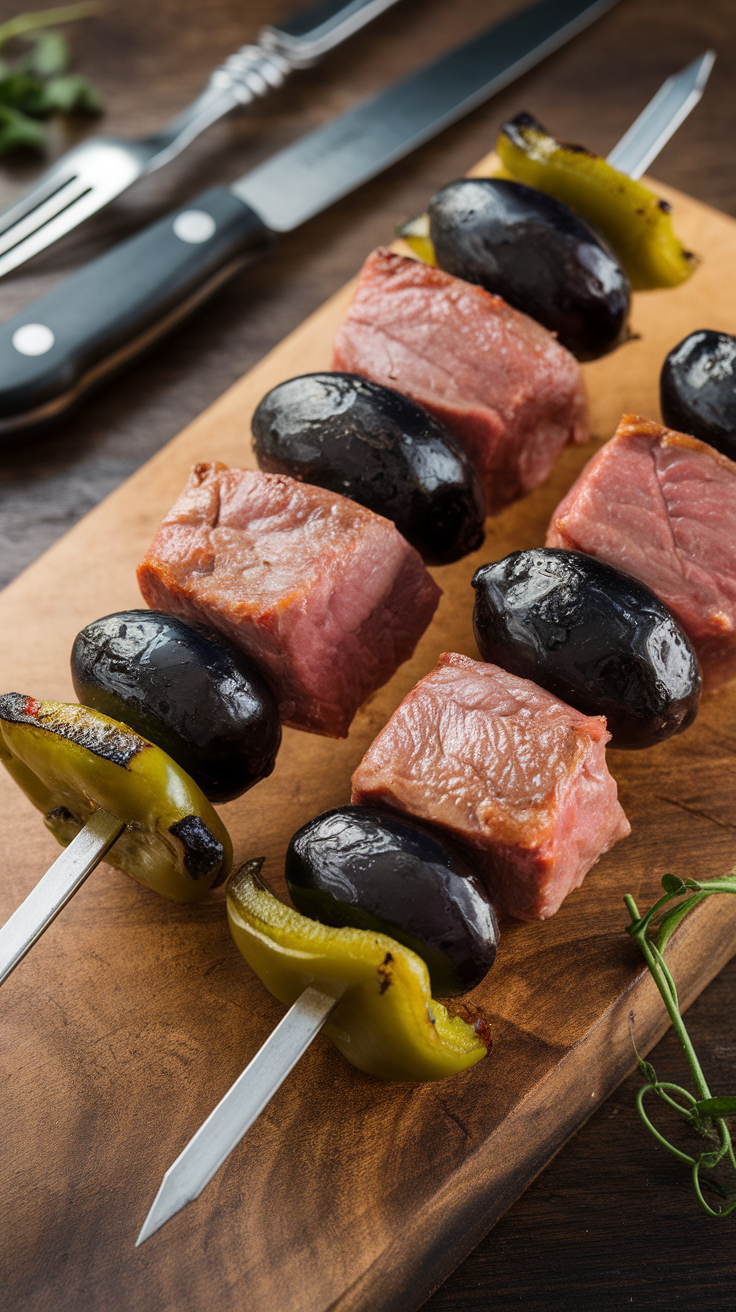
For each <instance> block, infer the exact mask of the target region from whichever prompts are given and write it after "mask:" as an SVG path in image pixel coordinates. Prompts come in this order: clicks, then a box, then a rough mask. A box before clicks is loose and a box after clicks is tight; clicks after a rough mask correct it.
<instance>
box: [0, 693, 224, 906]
mask: <svg viewBox="0 0 736 1312" xmlns="http://www.w3.org/2000/svg"><path fill="white" fill-rule="evenodd" d="M0 760H1V761H2V763H3V765H4V766H5V768H6V769H7V771H8V773H9V774H10V775H12V777H13V779H14V780H15V782H16V783H17V784H18V786H19V787H20V788H21V789H22V790H23V792H24V793H25V794H26V796H27V797H28V798H30V800H31V802H33V805H34V806H36V807H38V809H39V811H41V812H42V813H43V817H44V821H45V823H46V826H47V828H48V829H50V830H51V833H52V834H53V835H54V837H55V838H57V839H58V841H59V842H60V843H61V845H62V847H66V846H67V844H69V843H70V842H71V841H72V839H73V838H74V837H75V836H76V835H77V834H78V833H79V831H80V829H81V828H82V827H83V825H84V824H85V823H86V822H87V820H88V819H89V817H90V816H91V815H92V812H93V811H95V810H96V809H97V808H98V807H102V809H103V810H105V811H109V812H110V813H111V815H114V816H117V817H118V819H119V820H122V821H124V823H125V825H126V826H127V827H126V829H125V830H124V831H123V833H122V834H121V835H120V837H119V838H118V839H117V841H116V842H115V843H114V844H113V846H112V848H111V849H110V851H109V852H108V854H107V856H106V858H105V859H106V860H107V861H108V862H109V864H110V865H113V866H117V867H118V868H119V869H120V870H124V871H125V872H126V873H127V874H129V875H132V876H133V878H134V879H137V880H139V882H140V883H141V884H147V885H148V887H149V888H153V889H155V891H156V892H157V893H162V894H163V895H164V896H165V897H169V898H172V899H173V900H174V901H176V902H196V901H198V900H199V899H200V898H201V897H203V896H204V894H205V893H206V892H207V890H208V889H210V888H212V886H213V884H217V883H221V882H222V880H223V879H225V877H226V876H227V874H228V871H229V869H230V865H231V863H232V847H231V844H230V839H229V837H228V833H227V830H226V829H225V826H224V825H223V824H222V822H221V820H220V819H219V817H218V815H217V814H216V812H215V811H214V810H213V808H212V807H211V806H210V804H209V802H208V801H207V798H206V797H205V796H204V794H203V793H202V792H201V790H200V789H199V788H198V787H197V785H196V784H195V783H194V781H193V780H192V779H190V778H189V776H188V775H187V774H185V773H184V771H183V770H182V769H181V768H180V766H178V765H177V764H176V763H175V762H174V761H172V759H171V757H169V756H167V755H166V753H165V752H162V751H161V749H160V748H159V747H156V746H155V745H154V744H153V743H149V742H147V741H146V740H145V739H144V738H141V737H140V736H139V735H138V734H137V733H134V732H133V730H132V729H129V728H128V726H127V725H126V724H119V723H118V722H117V721H116V720H112V719H110V718H109V716H107V715H101V714H100V713H99V712H98V711H93V710H90V709H89V708H88V707H86V706H76V705H67V704H65V703H62V702H41V701H36V700H35V699H34V698H33V697H26V696H23V695H21V694H20V693H15V692H10V693H6V694H5V695H4V696H2V697H0Z"/></svg>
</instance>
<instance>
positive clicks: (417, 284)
mask: <svg viewBox="0 0 736 1312" xmlns="http://www.w3.org/2000/svg"><path fill="white" fill-rule="evenodd" d="M332 367H333V369H344V370H346V371H348V372H349V373H356V374H363V376H364V377H366V378H372V379H373V380H374V381H375V382H377V383H383V384H384V385H385V386H387V387H396V388H398V390H399V391H400V392H405V393H406V395H407V396H410V397H412V398H413V399H414V400H415V401H418V402H419V404H420V405H423V406H424V407H425V409H427V410H430V411H431V412H432V414H434V415H436V416H437V418H438V419H440V420H442V422H443V423H445V424H446V425H447V427H448V428H449V429H450V431H451V432H452V433H453V434H454V436H455V437H456V438H457V440H458V441H459V442H460V444H461V446H463V447H464V448H465V450H466V451H467V453H468V455H469V456H470V458H471V460H472V461H473V463H474V464H475V466H476V468H477V469H478V471H479V473H480V476H481V478H482V480H483V484H484V487H485V490H486V499H487V502H488V509H489V511H490V512H491V513H495V512H496V511H498V510H501V509H502V508H503V507H504V506H506V505H508V504H509V503H510V502H511V501H515V500H516V499H517V498H518V497H521V496H524V494H525V493H527V492H530V491H531V489H532V488H534V487H536V486H537V484H539V483H542V482H543V481H544V479H545V478H546V477H547V475H548V474H549V472H550V470H551V468H552V466H553V464H554V462H555V460H556V459H557V456H558V455H559V454H560V452H561V450H562V448H563V447H564V446H566V445H567V443H568V442H571V441H572V442H584V441H585V440H586V439H587V437H588V427H587V406H586V400H585V391H584V387H583V380H582V375H581V372H580V366H579V365H578V363H577V361H576V360H575V359H574V357H573V356H572V355H571V354H570V352H569V351H566V350H565V348H564V347H563V346H560V345H559V343H558V342H557V341H556V339H555V337H554V336H553V334H552V333H550V332H548V331H547V329H546V328H542V327H541V325H540V324H538V323H536V322H535V321H534V320H533V319H530V318H529V317H528V315H526V314H522V313H521V312H520V311H519V310H514V309H512V307H511V306H510V305H507V304H506V302H505V301H504V300H502V299H501V297H500V296H492V295H491V293H490V292H487V291H484V289H483V288H482V287H476V286H474V285H473V284H471V283H468V282H464V281H463V279H461V278H453V277H452V275H451V274H449V273H443V271H442V270H441V269H433V268H431V267H430V266H429V265H427V264H422V263H421V262H420V261H418V260H409V259H405V258H404V256H403V255H396V254H394V253H393V251H389V250H385V249H381V250H377V251H375V252H374V253H373V254H372V255H371V256H369V258H368V260H367V261H366V263H365V265H364V266H363V270H362V272H361V275H360V281H359V283H358V288H357V291H356V293H355V297H354V299H353V302H352V305H351V307H350V309H349V311H348V315H347V318H346V319H345V322H344V323H343V325H342V327H341V328H340V330H339V332H338V333H337V336H336V338H335V347H334V355H333V362H332Z"/></svg>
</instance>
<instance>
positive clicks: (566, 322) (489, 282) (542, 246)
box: [429, 178, 631, 360]
mask: <svg viewBox="0 0 736 1312" xmlns="http://www.w3.org/2000/svg"><path fill="white" fill-rule="evenodd" d="M429 225H430V233H431V237H432V242H433V244H434V249H435V255H436V258H437V263H438V265H439V267H440V268H441V269H444V270H445V272H446V273H451V274H454V276H455V277H456V278H464V279H465V280H466V282H474V283H479V284H480V286H481V287H485V289H486V291H489V292H494V293H495V294H496V295H497V296H502V297H503V299H504V300H505V301H508V303H509V305H513V306H515V307H516V309H517V310H523V312H524V314H528V315H530V317H531V318H532V319H536V320H537V322H538V323H541V324H543V325H544V327H545V328H549V330H550V332H553V333H557V336H558V339H559V341H560V342H561V343H562V345H563V346H566V347H567V349H568V350H569V351H572V353H573V355H575V356H577V358H578V360H596V359H597V358H598V356H600V355H605V354H606V352H607V351H611V350H612V349H613V348H614V347H615V346H618V345H619V344H620V343H621V342H623V341H625V340H626V337H627V327H626V321H627V319H628V314H629V304H630V301H631V285H630V283H629V279H628V277H627V275H626V272H625V270H624V269H623V267H622V266H621V264H619V262H618V260H617V259H616V256H615V255H614V253H613V251H612V250H611V248H610V246H608V245H607V243H606V242H605V241H604V239H603V237H601V235H600V233H597V232H596V231H595V230H594V229H593V228H591V227H590V225H589V224H588V223H586V221H585V219H582V218H581V217H580V216H579V215H578V214H574V213H573V211H572V210H571V209H568V207H567V205H563V203H562V201H559V200H556V199H555V197H554V196H547V195H545V193H544V192H542V191H537V190H536V188H535V187H527V186H525V185H524V183H522V182H508V181H506V180H505V179H503V178H463V179H462V180H461V181H460V182H451V183H450V184H449V186H447V187H443V188H442V190H441V191H438V192H437V193H436V194H435V195H434V196H433V197H432V199H431V201H430V202H429Z"/></svg>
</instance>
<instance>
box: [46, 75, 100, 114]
mask: <svg viewBox="0 0 736 1312" xmlns="http://www.w3.org/2000/svg"><path fill="white" fill-rule="evenodd" d="M43 90H44V105H45V108H46V112H47V113H52V112H54V111H56V112H57V113H59V114H71V113H77V114H99V112H100V102H99V99H98V97H97V92H96V91H95V89H94V87H93V86H92V84H91V83H90V82H88V81H87V79H86V77H78V76H77V75H76V74H66V75H65V76H64V77H52V78H51V80H50V81H49V82H47V83H46V86H45V87H44V89H43Z"/></svg>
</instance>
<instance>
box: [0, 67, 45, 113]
mask: <svg viewBox="0 0 736 1312" xmlns="http://www.w3.org/2000/svg"><path fill="white" fill-rule="evenodd" d="M0 105H8V106H9V107H10V108H11V109H17V110H19V111H20V112H21V114H33V115H42V114H44V113H45V112H46V111H45V110H44V108H43V106H44V86H43V83H42V82H39V80H38V78H37V77H31V75H30V74H29V73H9V74H8V76H7V77H4V78H1V79H0Z"/></svg>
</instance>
